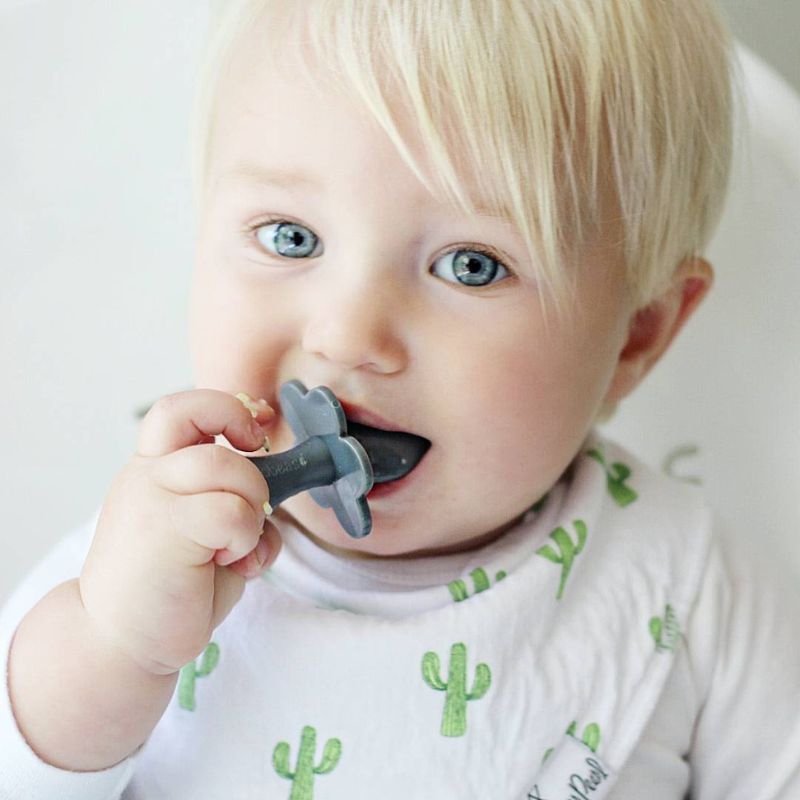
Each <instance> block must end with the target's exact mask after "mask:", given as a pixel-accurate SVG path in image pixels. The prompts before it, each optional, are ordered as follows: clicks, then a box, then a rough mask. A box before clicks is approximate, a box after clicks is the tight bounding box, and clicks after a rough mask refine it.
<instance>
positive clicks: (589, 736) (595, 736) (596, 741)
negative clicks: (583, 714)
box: [542, 720, 600, 764]
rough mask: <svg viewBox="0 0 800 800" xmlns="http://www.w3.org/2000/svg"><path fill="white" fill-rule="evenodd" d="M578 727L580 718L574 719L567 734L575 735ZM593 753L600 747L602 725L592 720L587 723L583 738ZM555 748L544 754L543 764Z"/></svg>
mask: <svg viewBox="0 0 800 800" xmlns="http://www.w3.org/2000/svg"><path fill="white" fill-rule="evenodd" d="M577 727H578V720H573V721H572V724H571V725H570V726H569V728H567V736H572V737H574V736H575V729H576V728H577ZM581 741H582V742H583V743H584V744H585V745H586V746H587V747H588V748H589V749H590V750H591V751H592V752H593V753H596V752H597V748H598V747H600V726H599V725H598V724H597V723H596V722H592V723H591V724H589V725H587V726H586V727H585V728H584V729H583V739H582V740H581ZM553 750H555V747H550V748H548V750H547V752H546V753H545V754H544V758H542V764H544V762H545V761H547V759H548V758H550V756H551V755H552V753H553Z"/></svg>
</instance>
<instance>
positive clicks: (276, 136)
mask: <svg viewBox="0 0 800 800" xmlns="http://www.w3.org/2000/svg"><path fill="white" fill-rule="evenodd" d="M292 38H293V39H294V38H299V37H297V36H296V35H293V37H292ZM263 50H264V46H263V44H262V43H261V42H259V41H258V39H257V37H255V36H252V35H248V36H246V37H245V39H244V42H243V46H242V47H241V48H238V49H237V51H236V52H235V54H234V55H233V56H232V58H231V60H230V62H229V65H228V68H227V70H226V73H225V75H224V77H223V81H222V83H221V84H220V86H219V90H218V94H217V98H216V104H215V114H214V120H213V127H214V131H215V134H214V137H213V148H212V152H211V154H210V155H211V172H212V175H213V179H214V180H215V181H219V180H222V181H223V182H226V181H229V180H234V181H243V180H250V181H256V182H260V183H262V184H264V185H266V184H267V183H272V184H273V185H275V183H276V181H277V182H283V183H286V182H287V179H288V178H289V175H290V174H292V175H297V177H298V180H294V181H292V184H293V185H294V186H295V187H297V188H298V189H303V190H305V189H314V188H315V187H314V184H315V183H320V178H322V179H324V178H326V177H328V176H329V175H330V173H331V171H333V172H334V173H335V172H337V171H344V170H345V168H346V167H347V161H346V159H344V158H340V157H337V155H339V154H342V148H343V144H344V145H346V148H347V151H348V153H351V154H353V153H360V154H361V155H362V158H361V159H360V163H361V168H362V169H363V168H366V165H368V164H371V163H374V164H380V165H381V166H382V168H386V165H387V164H392V165H393V166H397V169H396V170H394V171H393V172H392V179H393V180H394V181H397V180H398V179H399V173H400V172H401V171H407V172H408V173H409V176H408V184H405V185H404V186H403V188H404V189H409V188H410V186H411V185H413V186H414V189H415V192H416V194H418V197H419V201H420V202H421V203H425V204H430V205H434V204H443V203H444V201H445V195H444V194H443V193H438V192H437V189H438V187H437V185H436V183H435V180H436V174H435V170H434V169H433V167H432V162H431V160H430V158H429V156H428V153H427V150H426V145H425V142H424V141H423V138H422V137H421V135H420V134H419V130H418V122H417V120H416V118H415V117H414V116H413V114H412V113H411V112H410V110H409V102H408V101H407V100H405V99H401V98H403V97H404V96H403V95H402V93H401V92H400V91H399V90H398V89H397V88H392V86H386V87H384V92H383V94H384V96H385V97H386V100H387V103H388V105H389V109H388V112H389V114H390V115H391V118H392V121H393V123H394V125H395V126H396V127H397V129H398V133H399V136H400V139H401V140H402V145H403V146H404V147H405V148H407V151H408V154H409V156H410V158H411V160H412V161H413V163H414V164H416V165H417V166H418V168H419V170H420V171H421V173H422V175H423V176H424V177H425V179H426V181H427V182H428V184H429V185H430V186H432V187H436V188H434V192H436V198H434V196H432V195H431V192H430V191H429V190H428V188H426V186H425V184H424V183H423V182H422V181H420V180H419V178H418V177H417V176H415V175H414V174H413V170H412V169H411V167H410V166H409V165H408V163H407V161H405V159H404V158H403V156H402V154H401V153H400V152H399V150H398V146H397V144H396V143H395V142H394V141H393V140H392V138H391V137H390V136H389V134H387V133H386V131H385V130H384V128H383V127H382V126H381V124H380V123H379V122H378V120H377V119H376V118H375V117H374V116H373V114H372V113H371V112H370V111H369V110H368V108H367V107H366V105H365V104H364V102H363V101H362V100H361V98H360V97H356V95H355V92H354V90H353V91H347V92H346V91H345V90H344V89H343V87H342V86H341V84H339V83H337V82H336V81H334V80H333V79H332V78H331V76H330V74H329V71H328V70H327V69H326V67H325V65H322V64H320V63H318V61H317V60H316V59H315V58H314V56H313V55H312V56H310V57H308V54H307V52H305V51H304V50H303V48H302V47H301V46H300V45H298V46H295V45H294V42H293V41H292V40H283V41H282V43H281V48H280V51H276V52H274V53H272V54H271V55H272V62H273V63H270V59H269V58H268V56H267V54H266V53H264V51H263ZM447 160H448V161H449V162H450V164H451V165H452V167H453V169H454V171H455V174H456V176H457V182H458V185H459V186H460V188H461V189H462V190H463V192H464V194H465V195H466V197H467V198H468V199H469V201H470V202H471V203H472V204H473V207H474V209H475V212H476V215H477V216H485V217H489V218H493V219H496V220H498V221H499V222H501V223H507V224H509V225H510V224H511V223H510V218H509V215H508V214H507V213H505V211H504V210H501V209H499V208H497V205H496V204H492V203H489V202H485V201H484V199H483V198H482V197H481V192H480V187H479V183H478V180H477V176H476V171H475V168H474V165H470V164H468V163H467V158H466V156H465V155H464V154H462V153H460V152H459V151H458V149H456V151H455V152H448V153H447ZM315 163H319V164H320V166H321V169H322V171H323V174H322V175H321V176H320V175H319V170H317V169H314V165H315ZM401 163H402V166H400V165H401ZM301 166H304V167H305V169H301ZM303 173H310V174H308V175H303ZM377 177H378V178H379V179H380V176H377ZM384 185H386V183H385V182H384ZM392 185H395V184H392ZM434 200H435V202H434ZM452 210H457V211H460V212H461V213H462V214H463V213H464V209H459V208H457V207H456V206H455V205H454V204H453V206H452Z"/></svg>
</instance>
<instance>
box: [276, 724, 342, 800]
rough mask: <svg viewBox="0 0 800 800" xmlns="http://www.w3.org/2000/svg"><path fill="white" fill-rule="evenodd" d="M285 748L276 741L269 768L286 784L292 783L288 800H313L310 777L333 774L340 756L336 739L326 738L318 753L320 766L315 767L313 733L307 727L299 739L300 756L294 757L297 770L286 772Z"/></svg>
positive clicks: (287, 770) (287, 765) (287, 758)
mask: <svg viewBox="0 0 800 800" xmlns="http://www.w3.org/2000/svg"><path fill="white" fill-rule="evenodd" d="M289 749H290V748H289V745H288V743H287V742H279V743H278V744H277V745H275V751H274V752H273V754H272V765H273V766H274V767H275V772H277V773H278V775H280V776H281V778H285V779H286V780H288V781H292V792H291V794H290V795H289V800H313V798H314V776H315V775H326V774H327V773H329V772H331V771H333V769H334V768H335V767H336V765H337V764H338V763H339V759H340V758H341V756H342V743H341V742H340V741H339V740H338V739H328V741H327V742H326V743H325V749H324V750H323V753H322V763H321V764H320V765H319V766H317V767H315V766H314V757H315V755H316V751H317V731H316V730H315V729H314V728H312V727H311V726H310V725H306V726H305V727H304V728H303V733H302V735H301V736H300V753H299V754H298V756H297V767H296V768H295V771H294V772H292V771H291V770H290V769H289Z"/></svg>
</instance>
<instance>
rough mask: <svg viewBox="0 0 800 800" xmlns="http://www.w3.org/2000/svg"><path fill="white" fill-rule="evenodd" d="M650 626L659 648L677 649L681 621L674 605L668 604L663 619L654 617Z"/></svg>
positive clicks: (651, 633)
mask: <svg viewBox="0 0 800 800" xmlns="http://www.w3.org/2000/svg"><path fill="white" fill-rule="evenodd" d="M649 627H650V635H651V636H652V637H653V640H654V641H655V643H656V649H657V650H671V651H674V650H675V646H676V645H677V643H678V641H679V640H680V637H681V623H680V621H679V620H678V618H677V617H676V616H675V611H674V610H673V608H672V606H670V605H667V606H666V608H665V609H664V619H663V620H662V619H661V617H652V618H651V620H650V625H649Z"/></svg>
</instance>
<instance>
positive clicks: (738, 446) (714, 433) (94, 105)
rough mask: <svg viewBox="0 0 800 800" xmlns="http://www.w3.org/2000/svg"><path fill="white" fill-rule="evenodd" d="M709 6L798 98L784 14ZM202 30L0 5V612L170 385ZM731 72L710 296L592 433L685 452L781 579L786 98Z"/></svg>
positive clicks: (785, 484)
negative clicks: (722, 209)
mask: <svg viewBox="0 0 800 800" xmlns="http://www.w3.org/2000/svg"><path fill="white" fill-rule="evenodd" d="M723 5H724V7H725V8H726V10H727V12H728V16H729V18H730V21H731V24H732V26H733V27H734V30H735V32H736V33H737V34H738V35H739V36H740V38H742V39H743V40H744V41H745V42H748V43H750V44H751V45H753V46H754V47H758V49H759V50H760V54H761V55H762V56H763V57H764V58H765V59H766V60H767V61H769V62H771V63H772V64H773V65H775V66H776V67H777V68H779V69H781V70H782V71H783V73H784V74H785V75H786V77H787V78H789V79H790V80H792V81H794V82H795V85H796V86H800V56H798V49H797V48H798V46H797V44H796V42H798V41H800V4H798V3H797V2H796V0H759V2H758V3H755V2H743V1H742V0H738V2H737V1H735V0H728V2H726V3H723ZM205 23H206V12H205V6H204V4H203V3H202V2H200V0H170V1H169V2H168V3H165V2H163V1H162V0H158V1H157V0H139V2H137V3H127V4H124V5H123V4H119V3H109V2H108V0H82V1H79V0H61V1H60V2H55V1H53V2H51V1H49V0H39V1H38V2H36V0H28V1H27V2H26V0H0V76H2V77H0V118H1V119H2V125H0V175H2V182H0V270H2V279H3V280H2V289H0V381H2V384H0V385H1V387H2V391H1V392H0V419H2V423H3V428H2V445H3V446H2V449H0V477H2V481H0V501H2V521H0V542H2V545H3V549H2V553H3V558H2V559H1V560H0V601H2V599H3V598H4V597H5V596H6V595H7V593H8V592H9V591H10V590H11V589H12V588H13V586H14V584H15V583H17V582H18V581H19V580H20V579H21V577H22V576H23V575H24V573H25V572H26V571H27V570H28V569H29V568H30V567H31V566H32V565H33V564H34V563H35V561H36V560H38V559H39V558H40V557H41V556H42V555H43V554H44V553H45V552H46V551H47V550H48V549H49V548H50V547H51V546H52V544H53V543H54V542H55V541H57V540H58V539H59V538H60V537H61V536H63V535H64V534H66V533H68V532H69V531H70V530H71V529H72V528H73V527H75V526H76V525H77V524H79V523H80V522H82V521H84V520H86V519H87V518H88V517H89V516H91V514H92V513H94V511H95V510H96V509H97V508H98V507H99V506H100V504H101V503H102V500H103V497H104V496H105V493H106V491H107V489H108V486H109V484H110V482H111V480H112V479H113V476H114V475H115V474H116V472H117V471H118V470H119V469H120V468H121V467H122V465H123V464H124V463H125V462H126V461H127V459H128V458H129V456H130V454H131V453H132V452H133V450H134V449H135V442H136V431H137V426H138V420H137V419H136V416H135V415H136V411H137V410H138V409H140V408H142V407H147V406H148V405H149V403H151V402H152V401H153V400H155V399H156V398H158V397H160V396H162V395H164V394H168V393H170V392H174V391H179V390H181V389H186V388H190V387H191V385H192V376H191V370H190V365H189V356H188V335H187V313H188V287H189V279H190V272H191V265H192V255H193V253H192V251H193V239H194V220H193V217H192V205H191V196H190V183H189V180H190V177H189V176H190V173H189V158H188V147H187V144H188V119H189V110H190V102H191V92H192V87H193V77H194V70H195V67H196V62H197V56H198V51H199V46H200V43H201V41H202V36H203V31H204V25H205ZM751 74H752V75H754V76H755V80H756V83H757V87H756V88H757V90H758V96H759V97H760V98H761V99H760V100H758V103H760V105H758V106H756V109H757V113H756V114H755V117H756V124H757V127H758V130H757V131H756V132H755V136H756V145H755V153H754V156H755V159H756V163H755V171H754V174H752V175H750V176H749V177H748V176H746V175H744V173H743V177H742V178H741V179H740V180H738V183H737V188H736V190H735V193H734V194H733V196H732V200H731V203H730V206H729V210H728V212H727V213H726V218H725V221H724V223H723V227H722V228H721V230H720V233H719V234H718V237H717V240H716V241H715V243H714V246H713V248H712V252H711V254H710V260H711V261H712V262H713V263H714V264H715V267H716V268H717V271H718V284H717V287H716V289H715V292H714V294H713V295H712V298H711V299H710V300H709V301H708V303H707V305H706V306H705V307H704V308H703V310H702V313H701V314H700V316H699V317H698V318H697V319H696V320H695V321H693V322H692V325H691V326H690V328H689V329H688V330H687V331H686V332H685V333H684V334H682V336H681V337H680V338H679V340H678V342H677V343H676V345H675V347H674V349H673V351H671V352H670V353H669V354H668V356H667V358H666V359H665V361H664V362H663V364H662V365H660V366H659V368H658V369H657V370H656V372H655V373H653V375H652V376H651V377H649V378H648V379H647V381H646V382H645V384H644V385H643V387H642V388H641V390H640V392H639V393H638V394H637V395H636V396H635V397H634V398H632V400H631V401H630V403H628V404H626V406H625V407H624V408H623V409H622V411H621V412H620V415H619V418H618V419H616V420H615V421H614V422H613V423H612V425H611V426H610V428H609V430H608V432H609V433H610V434H611V435H613V436H616V437H617V438H619V439H620V440H621V441H622V442H623V443H625V444H629V445H631V446H632V447H633V448H634V449H635V450H636V451H637V452H639V453H640V454H641V455H642V456H644V457H645V458H646V459H648V460H649V461H650V462H651V463H653V464H654V466H656V467H659V468H661V466H662V464H663V461H664V459H665V458H666V457H667V455H668V454H669V453H670V452H672V451H673V450H674V449H675V448H676V447H678V446H680V445H683V444H686V443H689V444H693V445H696V446H698V447H699V453H698V454H697V455H696V456H691V457H687V458H685V459H684V460H683V461H682V462H680V464H677V465H676V466H675V471H676V472H677V473H678V474H680V475H682V476H689V477H691V476H699V477H701V478H702V480H703V481H704V483H705V485H706V487H707V489H708V492H709V496H710V497H711V499H712V501H713V502H714V503H715V505H717V506H718V507H720V508H721V510H722V512H723V513H724V514H725V515H726V516H727V517H729V518H730V519H732V520H734V521H736V522H737V523H738V524H739V526H740V529H741V530H742V532H743V533H744V534H746V535H750V534H751V533H755V535H757V536H759V537H761V539H762V540H763V541H764V543H765V546H767V547H770V548H774V549H775V552H776V554H777V555H778V557H779V558H780V557H782V556H783V555H784V554H786V556H787V557H788V559H789V560H790V561H792V563H793V564H794V565H796V566H797V567H798V570H800V542H798V541H796V540H797V532H798V531H800V499H798V498H800V375H799V370H800V367H799V366H798V364H799V363H800V323H798V321H797V320H798V314H799V313H800V312H798V310H797V309H798V308H800V230H799V229H800V144H797V131H798V130H800V110H799V109H800V106H796V105H793V103H796V102H798V101H797V100H793V99H792V98H791V97H790V96H789V89H788V86H786V85H783V84H781V82H780V80H777V82H776V79H775V78H774V77H773V76H772V75H770V74H769V73H764V72H763V70H762V68H761V67H760V66H759V65H758V64H757V63H756V64H754V65H752V70H751ZM787 97H788V98H789V100H787V99H786V98H787ZM799 574H800V573H799Z"/></svg>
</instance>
